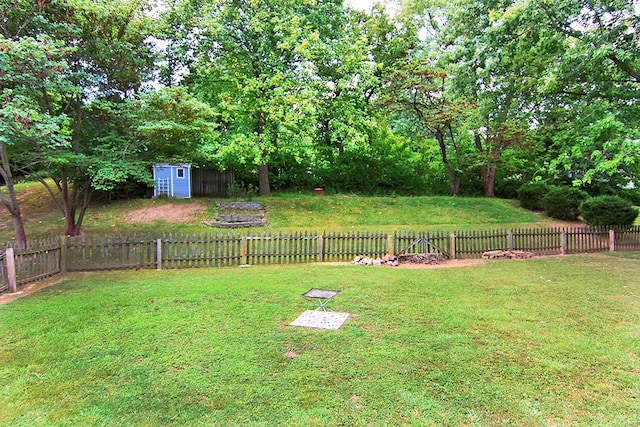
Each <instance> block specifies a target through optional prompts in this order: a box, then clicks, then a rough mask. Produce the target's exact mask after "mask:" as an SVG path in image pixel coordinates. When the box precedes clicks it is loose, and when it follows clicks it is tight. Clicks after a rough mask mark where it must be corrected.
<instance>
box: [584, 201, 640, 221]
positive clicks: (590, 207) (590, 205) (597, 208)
mask: <svg viewBox="0 0 640 427" xmlns="http://www.w3.org/2000/svg"><path fill="white" fill-rule="evenodd" d="M638 213H639V212H638V210H637V209H636V208H634V207H633V205H632V204H631V202H630V201H628V200H625V199H623V198H621V197H618V196H598V197H592V198H590V199H587V200H585V201H584V202H582V204H581V205H580V215H582V219H584V221H585V222H586V223H587V224H589V225H592V226H602V225H633V223H634V222H635V220H636V218H637V217H638Z"/></svg>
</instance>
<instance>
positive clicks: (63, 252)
mask: <svg viewBox="0 0 640 427" xmlns="http://www.w3.org/2000/svg"><path fill="white" fill-rule="evenodd" d="M60 274H62V275H65V274H67V236H60Z"/></svg>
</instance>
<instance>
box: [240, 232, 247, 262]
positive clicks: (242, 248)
mask: <svg viewBox="0 0 640 427" xmlns="http://www.w3.org/2000/svg"><path fill="white" fill-rule="evenodd" d="M240 257H241V258H242V260H241V261H240V264H242V265H247V237H246V236H244V237H242V240H241V241H240Z"/></svg>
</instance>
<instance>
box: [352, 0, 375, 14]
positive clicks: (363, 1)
mask: <svg viewBox="0 0 640 427" xmlns="http://www.w3.org/2000/svg"><path fill="white" fill-rule="evenodd" d="M374 2H375V1H374V0H345V2H344V3H345V4H346V5H349V6H351V7H352V8H354V9H360V10H364V11H365V12H366V11H368V10H369V9H371V5H372V4H373V3H374Z"/></svg>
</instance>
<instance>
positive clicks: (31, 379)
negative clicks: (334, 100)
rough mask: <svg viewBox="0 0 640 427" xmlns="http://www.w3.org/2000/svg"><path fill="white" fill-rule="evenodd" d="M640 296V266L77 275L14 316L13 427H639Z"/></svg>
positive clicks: (7, 353) (549, 261)
mask: <svg viewBox="0 0 640 427" xmlns="http://www.w3.org/2000/svg"><path fill="white" fill-rule="evenodd" d="M312 287H320V288H328V289H342V293H341V294H340V295H339V296H338V297H337V298H336V299H335V300H334V301H332V304H331V306H332V308H333V309H334V310H336V311H340V312H348V313H351V317H350V318H349V319H348V320H347V321H346V323H345V324H344V325H343V326H342V328H341V329H339V330H337V331H326V330H315V329H307V328H298V327H292V326H289V325H288V324H289V323H291V322H292V321H293V320H294V319H295V318H296V317H297V316H298V315H300V314H301V313H302V312H304V311H305V310H307V309H310V308H312V307H313V304H312V303H310V302H309V301H307V300H304V299H303V298H302V297H301V296H300V294H302V293H303V292H305V291H306V290H308V289H309V288H312ZM639 295H640V253H638V252H635V253H616V254H597V255H588V256H586V255H585V256H567V257H548V258H536V259H533V260H527V261H500V262H490V261H484V262H480V264H479V265H476V266H470V267H460V268H423V269H406V268H397V269H393V268H386V267H380V268H376V267H357V266H351V265H317V264H312V265H295V266H293V265H290V266H268V267H256V266H252V267H250V268H214V269H197V270H170V271H166V270H165V271H162V272H157V271H129V272H108V273H95V274H72V275H68V276H67V277H66V278H64V279H63V280H62V281H61V282H60V283H58V284H55V285H52V286H49V287H47V288H45V289H42V290H40V291H38V292H36V293H34V294H32V295H29V296H26V297H23V298H21V299H18V300H15V301H13V302H10V303H8V304H5V305H2V306H0V425H7V426H9V425H10V426H20V425H24V426H49V425H104V426H121V425H135V426H138V425H143V426H166V425H188V426H199V425H200V426H211V425H220V426H222V425H224V426H228V425H238V426H251V425H255V426H338V425H343V426H393V425H414V426H423V425H426V426H430V425H433V426H441V425H447V426H493V425H499V426H569V425H571V426H635V425H637V422H638V414H639V408H640V359H639V349H640V299H639Z"/></svg>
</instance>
